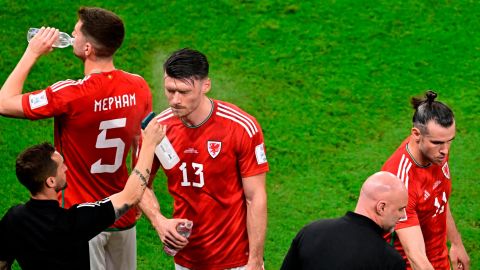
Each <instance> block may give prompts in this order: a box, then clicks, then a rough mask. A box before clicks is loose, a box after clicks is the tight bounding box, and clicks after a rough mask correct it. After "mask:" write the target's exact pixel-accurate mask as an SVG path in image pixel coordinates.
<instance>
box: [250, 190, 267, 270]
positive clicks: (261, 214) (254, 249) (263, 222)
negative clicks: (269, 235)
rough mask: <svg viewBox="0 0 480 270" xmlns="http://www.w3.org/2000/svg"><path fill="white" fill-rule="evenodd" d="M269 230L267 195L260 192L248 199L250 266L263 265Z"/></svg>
mask: <svg viewBox="0 0 480 270" xmlns="http://www.w3.org/2000/svg"><path fill="white" fill-rule="evenodd" d="M266 230H267V194H266V192H265V191H264V190H262V191H258V192H256V193H255V195H254V196H253V197H252V198H250V199H249V198H247V231H248V242H249V258H248V263H249V264H252V263H254V264H257V265H258V264H260V265H263V250H264V245H265V234H266Z"/></svg>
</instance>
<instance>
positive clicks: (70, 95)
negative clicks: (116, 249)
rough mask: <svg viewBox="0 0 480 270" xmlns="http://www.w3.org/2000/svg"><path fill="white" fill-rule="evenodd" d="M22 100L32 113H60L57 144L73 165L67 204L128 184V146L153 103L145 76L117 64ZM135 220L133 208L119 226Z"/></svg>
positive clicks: (29, 114)
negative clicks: (113, 67)
mask: <svg viewBox="0 0 480 270" xmlns="http://www.w3.org/2000/svg"><path fill="white" fill-rule="evenodd" d="M22 105H23V111H24V113H25V116H26V117H27V118H29V119H32V120H35V119H41V118H48V117H54V125H55V130H54V132H55V148H56V149H57V151H59V152H60V153H61V154H62V155H63V157H64V159H65V165H66V166H67V168H68V169H67V188H66V189H65V190H64V192H63V194H61V195H59V200H60V201H62V199H63V200H64V206H65V207H66V208H69V207H70V206H72V205H74V204H78V203H84V202H91V201H98V200H101V199H103V198H105V197H108V196H110V195H112V194H114V193H117V192H119V191H121V190H122V189H123V187H124V186H125V183H126V181H127V178H128V171H127V167H126V164H125V161H126V157H127V154H128V151H129V150H130V149H131V146H132V144H133V143H136V142H135V140H138V139H139V136H140V123H141V121H142V119H143V117H145V116H146V115H147V114H148V113H149V112H150V111H151V109H152V105H151V93H150V89H149V87H148V85H147V83H146V82H145V80H144V79H143V78H142V77H140V76H138V75H135V74H130V73H127V72H124V71H121V70H114V71H111V72H103V73H95V74H91V75H89V76H86V77H85V78H83V79H82V80H77V81H75V80H65V81H59V82H57V83H55V84H53V85H51V86H50V87H48V88H47V89H45V90H39V91H35V92H31V93H27V94H25V95H24V96H23V100H22ZM62 195H63V196H62ZM62 197H63V198H62ZM134 224H135V213H134V211H133V210H131V211H129V212H128V213H126V214H125V215H124V216H123V217H122V218H121V219H120V220H118V221H117V222H116V223H115V225H114V227H115V228H119V229H122V228H129V227H131V226H133V225H134Z"/></svg>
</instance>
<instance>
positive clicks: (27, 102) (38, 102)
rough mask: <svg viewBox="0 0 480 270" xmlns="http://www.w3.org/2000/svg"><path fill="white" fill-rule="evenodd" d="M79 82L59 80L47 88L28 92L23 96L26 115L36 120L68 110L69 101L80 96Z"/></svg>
mask: <svg viewBox="0 0 480 270" xmlns="http://www.w3.org/2000/svg"><path fill="white" fill-rule="evenodd" d="M79 87H80V86H79V82H77V81H73V80H66V81H59V82H57V83H55V84H53V85H51V86H49V87H48V88H47V89H45V90H38V91H34V92H30V93H26V94H24V95H23V97H22V107H23V113H24V114H25V117H27V118H29V119H31V120H36V119H43V118H49V117H53V116H57V115H61V114H63V113H65V112H66V111H67V110H68V103H69V102H71V101H73V100H75V99H76V98H77V97H78V93H79V92H80V91H79Z"/></svg>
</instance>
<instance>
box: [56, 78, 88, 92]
mask: <svg viewBox="0 0 480 270" xmlns="http://www.w3.org/2000/svg"><path fill="white" fill-rule="evenodd" d="M89 78H90V75H88V76H86V77H85V78H83V79H81V80H78V81H74V80H65V81H59V82H57V83H54V84H53V85H52V86H50V88H51V89H52V92H57V91H59V90H62V89H63V88H65V87H67V86H72V85H78V84H83V83H84V82H85V81H86V80H88V79H89Z"/></svg>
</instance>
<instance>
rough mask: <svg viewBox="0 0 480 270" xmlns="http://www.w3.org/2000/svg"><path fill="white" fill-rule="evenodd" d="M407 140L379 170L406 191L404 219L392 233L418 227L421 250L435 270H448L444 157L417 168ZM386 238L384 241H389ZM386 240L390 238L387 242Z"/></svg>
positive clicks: (447, 184) (448, 187)
mask: <svg viewBox="0 0 480 270" xmlns="http://www.w3.org/2000/svg"><path fill="white" fill-rule="evenodd" d="M408 141H409V138H407V139H406V140H405V141H404V142H403V143H402V145H400V147H399V148H398V149H397V150H396V151H395V153H394V154H393V155H392V156H391V157H390V158H389V159H388V160H387V162H385V164H384V165H383V167H382V170H383V171H388V172H391V173H393V174H395V175H396V176H397V177H398V178H400V179H401V180H402V181H403V183H404V184H405V186H406V188H407V190H408V205H407V208H406V214H407V218H406V219H404V220H400V221H399V223H398V224H397V226H396V227H395V230H399V229H403V228H407V227H411V226H420V228H421V230H422V234H423V238H424V242H425V249H426V252H427V257H428V260H429V261H430V263H431V264H432V265H433V267H434V268H435V269H437V270H438V269H445V270H447V269H450V263H449V261H448V249H447V214H446V211H447V209H446V208H447V202H448V198H449V197H450V191H451V181H450V170H449V168H448V162H447V161H448V156H447V158H446V159H445V162H444V163H443V164H441V165H437V164H430V165H429V166H420V165H419V164H417V163H416V162H415V160H414V159H413V158H412V157H411V155H410V153H409V150H408ZM390 237H391V236H390V235H389V236H388V237H387V238H390ZM396 238H397V239H395V248H396V249H397V250H398V251H399V252H400V254H401V255H402V256H403V257H404V258H405V260H406V262H407V269H411V266H410V263H409V261H408V260H407V259H406V255H405V252H404V251H403V248H402V245H401V244H400V241H399V240H398V237H396ZM387 241H390V239H387Z"/></svg>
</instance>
